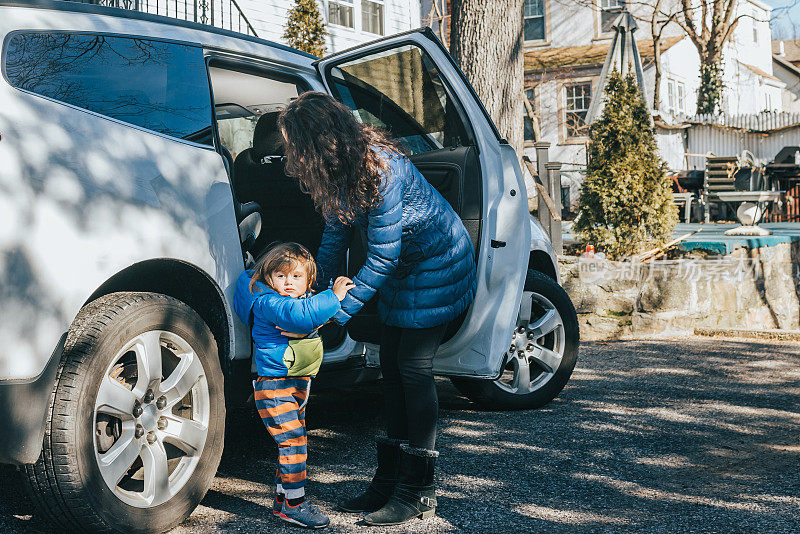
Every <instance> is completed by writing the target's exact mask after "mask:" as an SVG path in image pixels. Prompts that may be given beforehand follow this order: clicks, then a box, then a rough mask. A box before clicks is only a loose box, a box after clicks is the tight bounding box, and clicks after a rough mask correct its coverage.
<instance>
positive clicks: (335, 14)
mask: <svg viewBox="0 0 800 534" xmlns="http://www.w3.org/2000/svg"><path fill="white" fill-rule="evenodd" d="M354 19H355V17H354V16H353V0H328V24H335V25H337V26H344V27H346V28H355V24H354V22H355V21H354Z"/></svg>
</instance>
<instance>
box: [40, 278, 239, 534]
mask: <svg viewBox="0 0 800 534" xmlns="http://www.w3.org/2000/svg"><path fill="white" fill-rule="evenodd" d="M224 430H225V402H224V393H223V376H222V371H221V369H220V362H219V359H218V355H217V346H216V342H215V340H214V337H213V335H212V333H211V331H210V329H209V328H208V326H207V325H206V323H205V322H204V321H203V320H202V319H201V318H200V316H199V315H198V314H197V313H196V312H195V311H194V310H192V309H191V308H190V307H188V306H187V305H186V304H184V303H183V302H180V301H178V300H176V299H174V298H171V297H168V296H166V295H161V294H155V293H112V294H109V295H105V296H103V297H100V298H98V299H97V300H95V301H93V302H91V303H89V304H87V305H86V306H84V308H83V309H82V310H81V311H80V313H79V314H78V316H77V317H76V319H75V321H74V322H73V324H72V326H71V327H70V331H69V332H68V335H67V342H66V345H65V347H64V352H63V355H62V358H61V362H60V365H59V369H58V374H57V377H56V382H55V385H54V389H53V394H52V398H51V401H50V406H49V412H48V416H47V421H46V426H45V434H44V445H43V449H42V453H41V455H40V457H39V459H38V460H37V462H36V463H35V464H33V465H28V466H25V473H26V475H27V477H26V478H27V481H28V484H27V486H28V489H29V492H30V494H31V497H32V499H33V501H34V503H35V504H36V506H37V508H38V509H39V510H40V511H41V512H42V514H43V515H44V516H45V518H46V519H49V520H50V521H51V522H52V523H54V524H55V525H58V526H60V527H62V528H63V529H64V530H68V531H78V532H119V533H125V534H132V533H142V534H144V533H148V534H149V533H160V532H164V531H166V530H168V529H170V528H171V527H173V526H175V525H176V524H178V523H180V522H181V521H183V520H184V519H185V518H186V517H187V516H188V515H189V514H190V513H191V512H192V510H194V508H195V507H196V506H197V505H198V504H199V503H200V501H201V500H202V498H203V496H204V495H205V493H206V491H207V490H208V488H209V486H210V485H211V482H212V480H213V478H214V475H215V473H216V470H217V467H218V465H219V461H220V458H221V456H222V448H223V440H224ZM126 463H127V466H128V467H127V469H126V466H125V464H126ZM115 480H116V481H118V482H116V483H114V481H115ZM112 484H113V487H112Z"/></svg>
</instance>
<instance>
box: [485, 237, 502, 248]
mask: <svg viewBox="0 0 800 534" xmlns="http://www.w3.org/2000/svg"><path fill="white" fill-rule="evenodd" d="M489 245H490V246H491V247H492V248H502V247H504V246H506V242H505V241H497V240H495V239H492V241H491V242H490V243H489Z"/></svg>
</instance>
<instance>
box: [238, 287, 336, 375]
mask: <svg viewBox="0 0 800 534" xmlns="http://www.w3.org/2000/svg"><path fill="white" fill-rule="evenodd" d="M252 276H253V273H252V271H244V272H243V273H242V274H240V275H239V278H238V279H237V280H236V292H235V293H234V297H233V307H234V309H235V310H236V314H237V315H238V316H239V318H240V319H241V320H242V322H243V323H244V324H246V325H249V326H250V328H252V336H253V342H254V344H255V351H254V353H253V358H255V361H256V369H257V372H258V376H268V377H274V378H280V377H284V376H286V375H287V373H288V371H289V369H288V368H287V367H286V365H285V364H284V363H283V354H284V352H286V347H288V346H289V338H288V337H286V336H283V335H281V333H280V330H278V327H280V328H283V329H284V330H285V331H287V332H294V333H296V334H309V333H311V332H313V331H314V330H316V329H317V328H319V327H320V326H322V325H323V324H325V322H327V321H328V319H330V318H331V317H333V316H334V315H335V314H336V313H337V312H338V311H339V310H341V309H342V307H341V305H340V304H339V299H338V298H337V297H336V295H335V294H334V293H333V290H331V289H327V290H325V291H322V292H320V293H318V294H316V295H314V296H313V297H309V298H300V299H296V298H292V297H284V296H282V295H280V294H278V292H277V291H275V290H273V289H272V288H270V287H268V286H266V285H264V284H262V283H260V282H256V291H255V293H250V279H251V278H252Z"/></svg>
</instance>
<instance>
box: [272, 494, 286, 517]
mask: <svg viewBox="0 0 800 534" xmlns="http://www.w3.org/2000/svg"><path fill="white" fill-rule="evenodd" d="M284 500H286V499H280V500H278V496H277V495H275V498H274V499H273V500H272V513H273V514H274V515H278V514H280V513H281V508H283V501H284Z"/></svg>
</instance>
